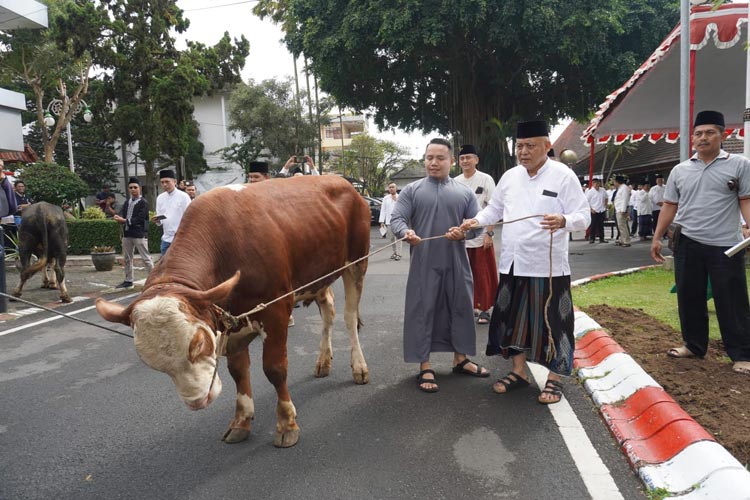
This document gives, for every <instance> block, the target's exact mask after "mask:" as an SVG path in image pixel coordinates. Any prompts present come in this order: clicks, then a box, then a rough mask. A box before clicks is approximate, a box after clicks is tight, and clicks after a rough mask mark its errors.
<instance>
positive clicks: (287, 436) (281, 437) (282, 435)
mask: <svg viewBox="0 0 750 500" xmlns="http://www.w3.org/2000/svg"><path fill="white" fill-rule="evenodd" d="M297 441H299V429H292V430H291V431H287V432H277V433H276V437H275V438H274V440H273V445H274V446H275V447H277V448H291V447H292V446H294V445H295V444H297Z"/></svg>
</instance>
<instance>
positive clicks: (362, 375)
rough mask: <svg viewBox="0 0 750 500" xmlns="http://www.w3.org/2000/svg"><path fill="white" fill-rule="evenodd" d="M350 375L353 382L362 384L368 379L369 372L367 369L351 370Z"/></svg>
mask: <svg viewBox="0 0 750 500" xmlns="http://www.w3.org/2000/svg"><path fill="white" fill-rule="evenodd" d="M352 376H353V377H354V383H355V384H357V385H364V384H366V383H368V382H369V381H370V372H368V371H367V370H362V371H359V372H357V371H352Z"/></svg>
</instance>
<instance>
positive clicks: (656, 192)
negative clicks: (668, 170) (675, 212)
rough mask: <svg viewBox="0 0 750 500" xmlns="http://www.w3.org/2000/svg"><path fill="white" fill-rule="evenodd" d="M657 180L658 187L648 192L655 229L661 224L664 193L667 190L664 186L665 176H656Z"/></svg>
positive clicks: (652, 222)
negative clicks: (658, 223) (660, 217)
mask: <svg viewBox="0 0 750 500" xmlns="http://www.w3.org/2000/svg"><path fill="white" fill-rule="evenodd" d="M655 179H656V185H655V186H654V187H652V188H651V190H650V191H649V192H648V196H649V198H651V224H652V227H653V228H654V229H656V223H657V222H659V214H660V213H661V206H662V205H664V191H665V190H666V189H667V188H666V186H665V185H664V176H663V175H661V174H656V177H655Z"/></svg>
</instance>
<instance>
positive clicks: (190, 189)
mask: <svg viewBox="0 0 750 500" xmlns="http://www.w3.org/2000/svg"><path fill="white" fill-rule="evenodd" d="M185 192H186V193H187V195H188V196H190V200H191V201H192V200H194V199H195V197H196V196H198V188H196V187H195V182H193V181H185Z"/></svg>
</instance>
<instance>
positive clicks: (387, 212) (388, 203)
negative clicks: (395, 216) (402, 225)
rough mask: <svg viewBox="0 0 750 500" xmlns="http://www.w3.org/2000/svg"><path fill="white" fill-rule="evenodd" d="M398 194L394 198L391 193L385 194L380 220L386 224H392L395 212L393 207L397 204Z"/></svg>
mask: <svg viewBox="0 0 750 500" xmlns="http://www.w3.org/2000/svg"><path fill="white" fill-rule="evenodd" d="M397 200H398V195H396V198H395V199H394V198H393V197H392V196H391V194H390V193H388V194H386V195H385V196H383V204H382V205H380V219H379V220H378V222H380V223H381V224H385V225H386V226H390V225H391V214H392V213H393V207H395V206H396V201H397Z"/></svg>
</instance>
